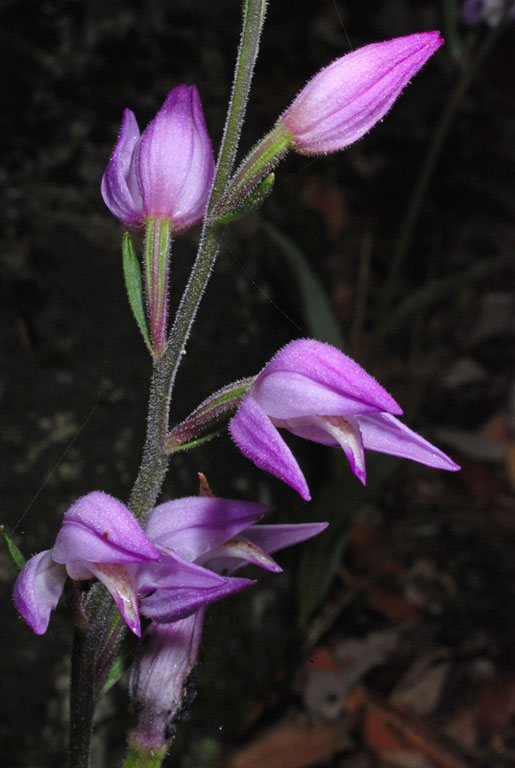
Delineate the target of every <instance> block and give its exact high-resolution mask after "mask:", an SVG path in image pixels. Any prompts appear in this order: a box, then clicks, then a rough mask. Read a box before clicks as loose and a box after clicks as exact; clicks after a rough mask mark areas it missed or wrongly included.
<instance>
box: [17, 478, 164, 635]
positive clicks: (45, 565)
mask: <svg viewBox="0 0 515 768" xmlns="http://www.w3.org/2000/svg"><path fill="white" fill-rule="evenodd" d="M159 557H160V555H159V552H158V551H157V549H156V548H155V547H154V545H153V544H152V543H151V542H150V541H149V539H148V538H147V536H145V534H144V533H143V531H142V530H141V528H140V526H139V525H138V523H137V521H136V519H135V518H134V516H133V515H132V513H131V512H129V510H128V509H127V507H126V506H125V505H124V504H122V503H121V502H120V501H118V500H117V499H114V498H113V497H112V496H109V495H108V494H106V493H102V492H101V491H93V492H92V493H88V494H87V495H86V496H82V497H81V498H80V499H78V501H76V502H75V504H73V506H72V507H71V508H70V509H69V510H68V512H66V514H65V515H64V519H63V524H62V526H61V529H60V530H59V533H58V534H57V538H56V540H55V544H54V546H53V547H52V549H49V550H45V551H44V552H40V553H39V554H37V555H34V557H31V558H30V559H29V560H28V561H27V563H26V564H25V566H24V568H23V569H22V570H21V572H20V574H19V575H18V578H17V580H16V584H15V587H14V602H15V604H16V607H17V608H18V610H19V612H20V613H21V615H22V616H23V618H24V619H25V621H26V622H27V624H29V626H30V627H32V629H33V630H34V632H35V633H36V634H37V635H42V634H43V633H44V632H46V630H47V627H48V622H49V619H50V613H51V612H52V611H53V610H54V608H55V607H56V605H57V603H58V602H59V599H60V598H61V595H62V593H63V590H64V584H65V581H66V578H67V577H68V576H69V577H70V578H72V579H77V580H82V579H92V578H97V579H99V581H101V582H102V583H103V584H104V585H105V586H106V587H107V589H108V590H109V592H110V593H111V594H112V596H113V598H114V600H115V602H116V604H117V606H118V608H119V609H120V613H121V614H122V616H123V618H124V620H125V621H126V622H127V624H128V626H129V628H130V629H131V630H132V631H133V632H134V633H135V634H137V635H139V634H140V619H139V613H138V599H137V595H136V582H135V565H136V564H138V563H145V562H147V561H152V560H159Z"/></svg>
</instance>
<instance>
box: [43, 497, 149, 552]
mask: <svg viewBox="0 0 515 768" xmlns="http://www.w3.org/2000/svg"><path fill="white" fill-rule="evenodd" d="M52 557H53V559H54V560H55V561H56V562H57V563H63V564H64V563H70V562H73V561H75V560H79V561H80V560H82V561H86V562H96V563H142V562H146V561H147V560H159V552H158V551H157V549H156V548H155V547H154V545H153V544H152V542H151V541H149V540H148V538H147V537H146V536H145V534H144V533H143V531H142V529H141V527H140V526H139V524H138V522H137V521H136V518H135V517H134V515H133V514H132V513H131V512H130V511H129V510H128V509H127V507H126V506H125V505H124V504H122V503H121V501H118V500H117V499H114V498H113V497H112V496H109V495H108V494H107V493H103V492H102V491H93V492H92V493H88V494H87V495H86V496H82V497H81V498H80V499H78V500H77V501H76V502H75V504H73V506H72V507H70V509H69V510H68V512H67V513H66V514H65V516H64V519H63V524H62V527H61V529H60V531H59V533H58V534H57V538H56V541H55V545H54V548H53V550H52Z"/></svg>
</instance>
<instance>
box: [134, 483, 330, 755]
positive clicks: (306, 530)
mask: <svg viewBox="0 0 515 768" xmlns="http://www.w3.org/2000/svg"><path fill="white" fill-rule="evenodd" d="M266 511H267V507H264V506H263V505H261V504H253V503H249V502H242V501H231V500H229V499H219V498H213V497H198V496H195V497H189V498H183V499H175V500H173V501H169V502H166V503H165V504H161V505H159V506H158V507H156V509H155V510H154V511H153V512H152V514H151V515H150V518H149V520H148V523H147V526H146V533H147V535H148V537H149V538H150V539H151V540H152V541H153V543H154V544H155V546H156V548H157V549H158V551H159V553H160V555H161V560H160V562H159V563H155V564H147V565H142V566H140V567H139V568H138V576H137V579H138V583H139V585H140V589H142V588H147V589H151V588H155V592H153V594H151V595H150V596H149V597H146V598H143V599H142V602H141V606H142V613H143V614H145V615H146V616H148V617H150V618H152V619H153V621H152V622H151V624H150V625H149V627H148V629H147V630H146V633H145V638H144V643H142V644H141V645H140V647H139V650H138V652H137V656H136V659H135V661H134V663H133V665H132V668H131V674H130V680H129V687H130V694H131V699H132V701H133V704H134V707H135V711H136V716H137V724H136V727H135V728H134V729H133V731H132V732H131V734H130V737H129V741H130V742H131V744H132V745H133V747H135V748H136V749H140V750H143V751H145V752H147V753H159V752H160V751H161V750H163V749H164V748H165V746H166V740H167V738H168V737H169V735H170V733H169V727H170V724H171V723H172V722H173V719H174V717H175V715H176V713H177V711H178V709H179V707H180V705H181V701H182V697H183V690H184V685H185V681H186V678H187V676H188V674H189V672H190V671H191V669H192V668H193V667H194V666H195V664H196V661H197V656H198V650H199V643H200V637H201V633H202V625H203V620H204V614H205V609H206V606H207V604H208V602H211V601H212V600H216V599H219V597H222V596H223V595H224V594H229V593H231V592H236V591H239V590H240V589H242V588H244V587H246V586H250V585H251V584H253V583H254V582H253V581H251V580H249V579H241V578H235V577H233V576H232V574H233V573H234V572H235V571H236V570H238V569H239V568H241V567H243V566H244V565H247V564H253V565H257V566H259V567H261V568H264V569H266V570H269V571H273V572H275V573H277V572H280V571H281V570H282V569H281V567H280V566H279V565H278V564H277V563H276V562H275V560H274V559H273V558H272V557H270V554H271V553H272V552H276V551H277V550H280V549H284V548H285V547H289V546H292V545H293V544H297V543H299V542H301V541H305V540H306V539H309V538H311V537H312V536H316V535H317V534H318V533H321V532H322V531H323V530H324V529H325V528H326V527H327V523H306V524H297V525H256V524H255V523H256V522H257V521H258V520H259V519H260V518H261V517H262V516H263V515H264V513H265V512H266ZM170 555H171V556H172V558H173V559H172V561H171V562H173V561H174V560H175V559H176V558H179V557H181V558H183V559H185V560H188V561H190V562H191V563H192V564H193V563H196V564H197V567H199V568H200V566H201V565H202V566H204V568H208V569H210V570H211V572H212V575H213V577H215V576H217V574H224V576H221V575H218V578H219V579H223V581H224V582H225V586H223V587H220V588H218V589H217V587H212V588H210V587H208V588H207V589H205V590H202V589H201V588H200V589H198V590H197V594H196V595H195V594H194V590H191V592H190V593H189V594H186V593H185V591H184V590H182V589H178V590H177V589H176V588H174V576H173V568H172V570H171V571H170V572H169V571H168V568H169V566H170V561H169V560H168V559H167V557H168V556H170ZM144 585H146V586H144ZM192 609H194V610H193V612H191V611H192ZM188 612H189V613H188Z"/></svg>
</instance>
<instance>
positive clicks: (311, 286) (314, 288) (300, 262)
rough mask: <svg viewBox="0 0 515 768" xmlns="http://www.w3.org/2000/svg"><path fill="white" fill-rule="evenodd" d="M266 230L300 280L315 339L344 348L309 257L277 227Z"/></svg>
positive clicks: (263, 225) (304, 306)
mask: <svg viewBox="0 0 515 768" xmlns="http://www.w3.org/2000/svg"><path fill="white" fill-rule="evenodd" d="M262 227H263V229H264V231H265V232H266V234H267V235H268V237H269V238H270V240H272V242H273V243H275V245H277V247H278V248H279V250H280V252H281V253H282V255H283V256H284V257H285V259H286V261H287V262H288V265H289V267H290V269H291V271H292V272H293V274H294V275H295V277H296V278H297V283H298V286H299V292H300V297H301V301H302V308H303V313H304V317H305V319H306V324H307V326H308V330H309V333H310V334H311V336H314V337H315V338H316V339H319V340H320V341H325V342H327V343H328V344H332V345H333V346H335V347H338V349H344V348H345V342H344V339H343V334H342V332H341V329H340V324H339V322H338V320H337V318H336V316H335V314H334V312H333V308H332V306H331V301H330V299H329V296H328V295H327V292H326V290H325V288H324V286H323V285H322V283H321V281H320V280H319V278H318V276H317V275H316V274H315V272H314V271H313V270H312V268H311V265H310V264H309V261H308V260H307V258H306V256H305V254H304V253H303V252H302V251H301V250H300V248H298V247H297V246H296V245H295V243H294V242H293V241H292V240H290V238H289V237H286V235H283V234H282V232H279V230H278V229H277V228H276V227H274V226H273V224H270V223H269V222H263V223H262Z"/></svg>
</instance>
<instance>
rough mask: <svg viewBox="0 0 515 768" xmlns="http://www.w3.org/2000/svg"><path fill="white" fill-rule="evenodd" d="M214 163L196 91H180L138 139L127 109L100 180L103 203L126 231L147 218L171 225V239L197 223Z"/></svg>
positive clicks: (137, 132) (137, 129) (202, 212)
mask: <svg viewBox="0 0 515 768" xmlns="http://www.w3.org/2000/svg"><path fill="white" fill-rule="evenodd" d="M213 174H214V158H213V152H212V149H211V143H210V141H209V136H208V133H207V128H206V124H205V120H204V114H203V111H202V105H201V103H200V97H199V95H198V91H197V89H196V87H195V86H191V88H190V87H188V86H187V85H179V86H178V87H177V88H174V90H173V91H171V92H170V94H169V95H168V97H167V99H166V100H165V102H164V104H163V106H162V107H161V109H160V110H159V112H158V113H157V115H156V116H155V118H154V119H153V120H152V122H151V123H150V125H148V127H147V128H146V129H145V130H144V131H143V134H141V136H140V132H139V128H138V124H137V122H136V118H135V116H134V114H133V112H131V110H130V109H126V110H125V112H124V116H123V121H122V127H121V130H120V136H119V138H118V142H117V144H116V146H115V148H114V151H113V154H112V155H111V159H110V160H109V163H108V166H107V169H106V171H105V173H104V176H103V178H102V197H103V198H104V202H105V204H106V205H107V207H108V208H109V210H110V211H111V213H113V214H114V215H115V216H117V217H118V218H119V219H120V220H121V221H122V222H123V223H124V224H125V225H126V226H127V227H129V228H131V229H138V228H139V227H141V225H142V224H143V222H144V220H145V219H146V218H148V217H152V218H164V219H171V222H172V231H173V232H174V233H175V234H178V233H180V232H184V231H185V230H186V229H189V228H190V227H192V226H193V225H194V224H196V223H197V222H198V221H200V220H201V219H202V216H203V215H204V211H205V207H206V204H207V200H208V197H209V193H210V190H211V183H212V181H213Z"/></svg>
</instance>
